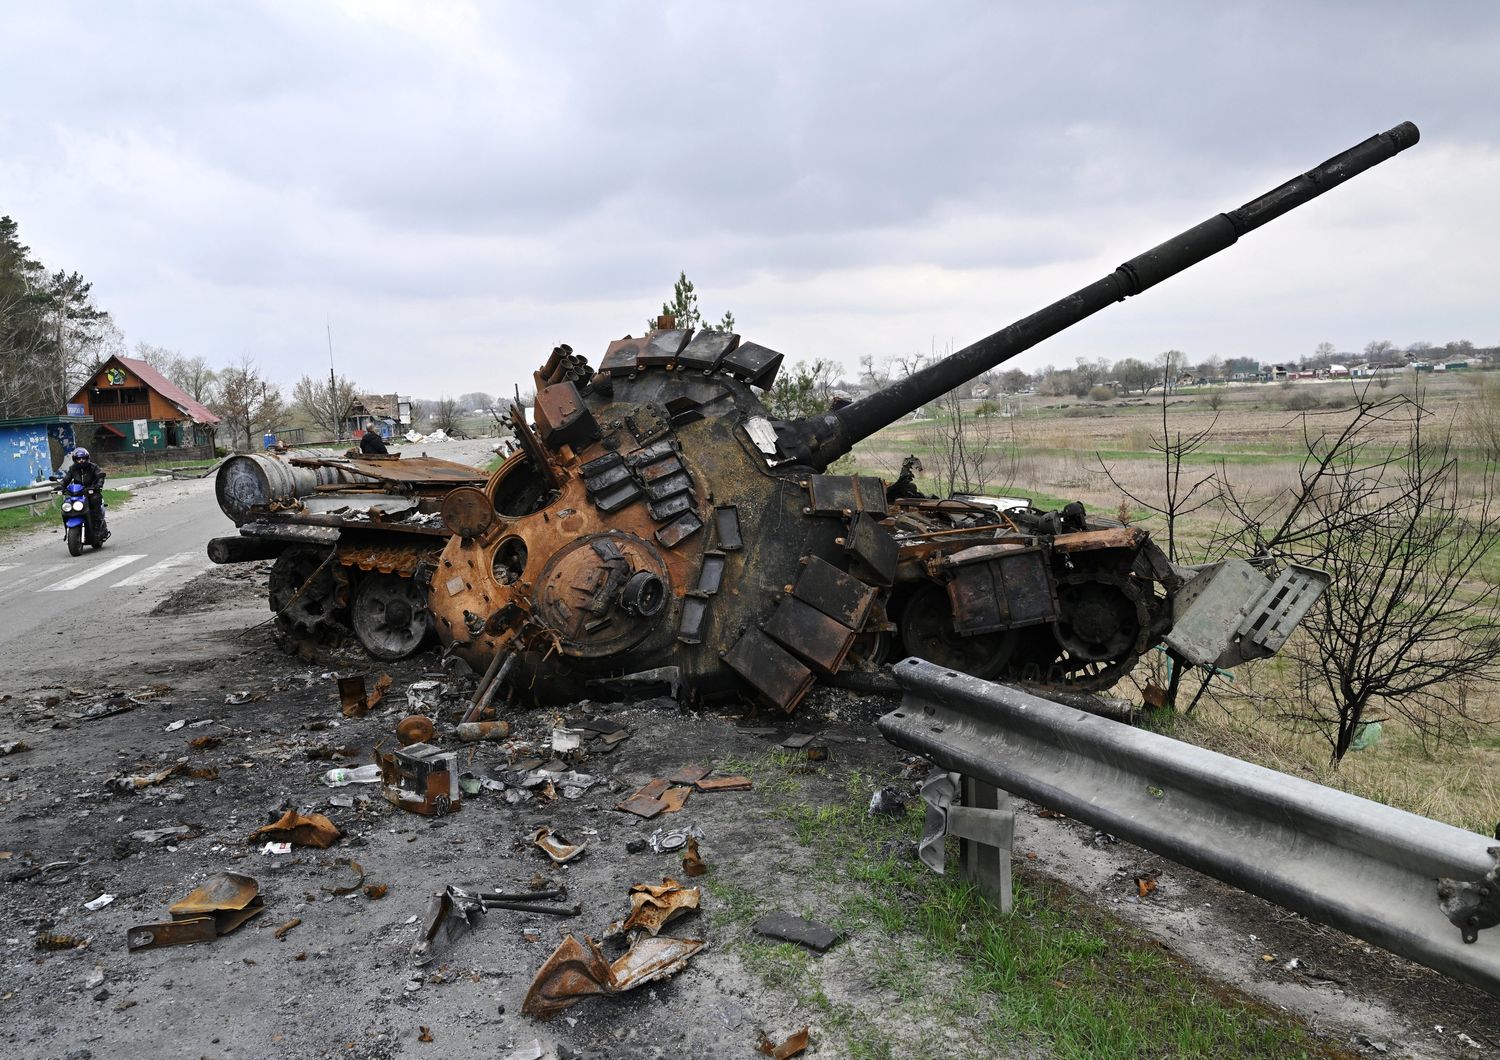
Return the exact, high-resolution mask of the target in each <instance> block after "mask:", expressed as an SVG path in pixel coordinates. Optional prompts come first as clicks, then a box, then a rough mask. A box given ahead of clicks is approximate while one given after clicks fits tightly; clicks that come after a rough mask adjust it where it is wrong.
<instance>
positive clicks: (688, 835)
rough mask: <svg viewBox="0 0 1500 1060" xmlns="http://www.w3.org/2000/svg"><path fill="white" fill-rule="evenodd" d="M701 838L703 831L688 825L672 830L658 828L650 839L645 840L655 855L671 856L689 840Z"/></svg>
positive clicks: (695, 826)
mask: <svg viewBox="0 0 1500 1060" xmlns="http://www.w3.org/2000/svg"><path fill="white" fill-rule="evenodd" d="M702 838H703V830H702V829H701V828H699V827H698V826H697V825H695V824H690V825H688V826H687V827H686V828H673V829H670V830H669V829H665V828H658V829H657V830H656V831H654V832H652V833H651V837H650V838H649V839H647V840H646V843H647V844H649V845H650V847H651V849H652V851H654V852H655V853H657V854H671V853H673V852H675V851H678V850H681V849H682V848H683V847H685V846H687V844H688V840H689V839H702Z"/></svg>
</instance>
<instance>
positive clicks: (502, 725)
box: [454, 721, 510, 743]
mask: <svg viewBox="0 0 1500 1060" xmlns="http://www.w3.org/2000/svg"><path fill="white" fill-rule="evenodd" d="M454 732H455V734H456V735H457V736H458V738H459V739H460V740H462V741H464V743H477V742H479V741H480V740H496V741H498V740H504V739H506V738H507V737H509V736H510V723H509V722H505V721H466V722H463V723H461V724H460V725H459V726H458V727H457V728H456V729H455V730H454Z"/></svg>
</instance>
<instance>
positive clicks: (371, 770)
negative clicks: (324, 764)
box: [323, 762, 380, 788]
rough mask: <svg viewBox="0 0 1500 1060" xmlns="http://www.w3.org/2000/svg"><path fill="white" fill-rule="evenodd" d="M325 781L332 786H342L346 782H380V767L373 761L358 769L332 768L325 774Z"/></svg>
mask: <svg viewBox="0 0 1500 1060" xmlns="http://www.w3.org/2000/svg"><path fill="white" fill-rule="evenodd" d="M323 783H324V784H327V785H328V786H329V787H330V788H342V787H343V786H344V785H346V784H378V783H380V767H379V766H378V765H375V764H374V763H373V762H372V763H370V764H369V765H367V766H360V767H358V768H357V769H344V768H342V767H341V768H339V769H330V770H329V771H328V772H326V773H324V774H323Z"/></svg>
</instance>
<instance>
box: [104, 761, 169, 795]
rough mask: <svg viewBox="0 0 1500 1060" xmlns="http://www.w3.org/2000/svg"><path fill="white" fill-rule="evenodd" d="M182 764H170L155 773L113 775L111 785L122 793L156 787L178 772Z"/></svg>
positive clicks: (114, 789) (112, 788) (126, 793)
mask: <svg viewBox="0 0 1500 1060" xmlns="http://www.w3.org/2000/svg"><path fill="white" fill-rule="evenodd" d="M182 766H183V763H182V762H178V763H176V764H175V765H170V766H168V767H167V768H166V769H159V770H157V771H156V772H155V773H138V774H135V775H133V776H120V777H112V778H111V779H110V782H109V786H110V789H111V790H113V791H116V792H119V793H120V794H121V795H128V794H130V793H131V792H132V791H139V790H141V789H142V788H152V787H155V786H156V785H158V784H160V783H162V782H163V781H165V780H166V779H167V778H169V777H171V776H173V775H174V774H176V773H177V772H178V771H179V770H180V769H182Z"/></svg>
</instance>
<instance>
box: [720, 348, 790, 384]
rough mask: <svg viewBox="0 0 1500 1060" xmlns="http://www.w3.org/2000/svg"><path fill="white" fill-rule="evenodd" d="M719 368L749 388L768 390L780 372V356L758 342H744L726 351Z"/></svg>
mask: <svg viewBox="0 0 1500 1060" xmlns="http://www.w3.org/2000/svg"><path fill="white" fill-rule="evenodd" d="M719 368H720V369H721V370H723V371H725V372H728V373H729V374H730V375H732V376H734V377H735V378H736V379H743V380H744V381H745V382H747V383H749V384H750V385H751V386H758V387H760V388H761V389H762V390H769V389H771V386H772V385H773V384H774V383H775V382H776V373H777V372H779V371H780V370H781V354H779V353H777V352H776V351H775V350H768V349H766V347H764V346H762V345H761V344H760V343H758V342H746V343H742V344H741V345H739V346H736V347H735V348H734V349H732V350H729V351H726V352H725V354H724V357H723V359H722V360H721V361H720V362H719Z"/></svg>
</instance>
